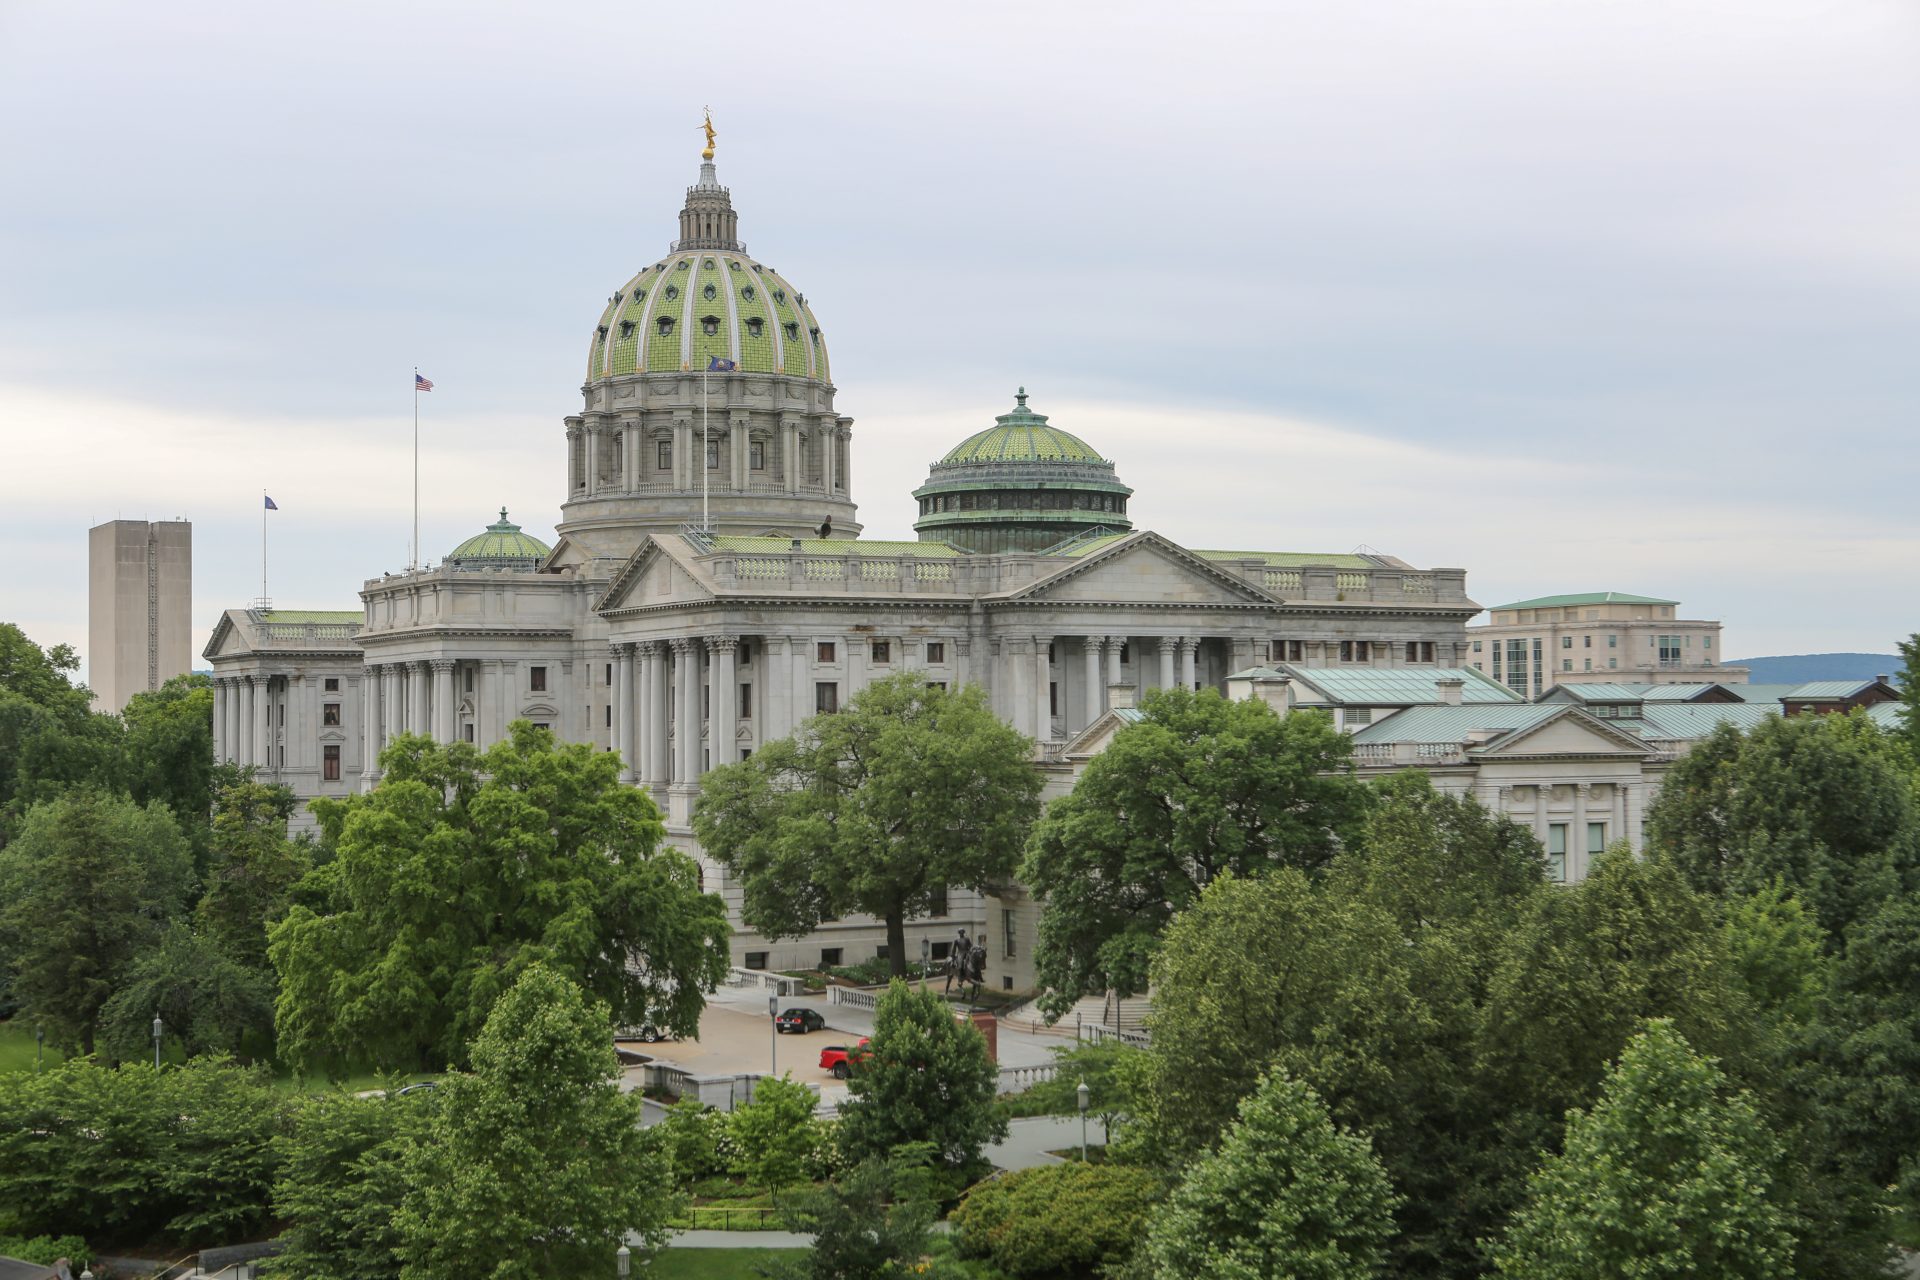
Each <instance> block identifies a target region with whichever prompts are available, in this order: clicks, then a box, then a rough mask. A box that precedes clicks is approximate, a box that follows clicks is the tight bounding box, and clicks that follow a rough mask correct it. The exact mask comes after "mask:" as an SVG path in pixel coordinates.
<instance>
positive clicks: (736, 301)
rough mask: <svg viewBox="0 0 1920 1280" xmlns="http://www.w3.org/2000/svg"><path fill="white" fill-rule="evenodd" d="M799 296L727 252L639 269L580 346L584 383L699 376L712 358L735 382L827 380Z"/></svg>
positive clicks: (812, 322) (679, 257)
mask: <svg viewBox="0 0 1920 1280" xmlns="http://www.w3.org/2000/svg"><path fill="white" fill-rule="evenodd" d="M708 290H712V293H713V296H712V297H708V296H707V293H708ZM803 297H804V295H802V294H801V293H800V292H799V291H798V290H797V289H795V288H794V287H793V286H792V285H791V284H789V283H788V282H787V280H786V279H785V277H783V276H781V275H780V274H779V273H778V272H777V271H774V270H773V269H772V268H771V267H767V266H765V265H763V264H761V263H758V262H755V261H754V260H753V259H752V258H749V257H748V256H747V255H746V254H744V253H739V252H737V251H735V250H731V249H707V250H698V251H687V252H682V253H674V254H670V255H668V256H667V257H665V258H662V259H661V260H660V261H659V262H656V263H653V264H652V265H650V266H646V267H642V268H641V269H640V272H639V274H638V275H636V276H634V277H633V278H632V279H631V280H628V281H627V282H626V283H625V284H624V285H622V286H620V288H619V289H618V290H617V291H615V293H614V295H613V296H612V297H611V298H609V299H608V300H607V302H606V305H605V306H604V307H603V308H602V309H601V312H600V319H599V320H598V321H597V322H596V323H595V325H594V331H593V336H592V337H591V339H590V340H589V341H588V344H587V381H588V382H597V381H599V380H601V379H603V378H617V377H621V376H624V375H627V374H632V373H679V372H680V371H682V370H683V369H684V370H687V371H689V372H693V373H699V372H701V371H702V370H704V369H706V368H707V364H708V361H709V360H711V359H713V358H714V357H716V356H717V357H719V358H720V359H723V360H732V361H734V362H735V363H736V364H737V365H738V366H739V370H740V372H742V373H784V374H788V375H790V376H792V377H796V378H811V379H814V380H815V381H818V382H827V381H830V378H829V376H828V368H827V344H826V339H825V338H823V337H822V336H821V334H820V322H819V320H818V319H816V318H815V317H814V314H813V309H812V308H811V307H810V306H808V305H807V303H806V302H805V301H803ZM662 321H666V322H667V323H666V324H665V326H664V327H663V326H662V323H661V322H662ZM709 321H711V322H712V324H713V328H714V332H712V333H708V332H707V323H708V322H709ZM716 376H724V375H716Z"/></svg>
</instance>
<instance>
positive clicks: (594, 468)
mask: <svg viewBox="0 0 1920 1280" xmlns="http://www.w3.org/2000/svg"><path fill="white" fill-rule="evenodd" d="M585 444H586V446H587V496H588V497H590V498H591V497H592V496H593V495H595V494H597V493H599V492H600V424H599V423H598V422H597V421H589V422H588V423H587V432H586V436H585Z"/></svg>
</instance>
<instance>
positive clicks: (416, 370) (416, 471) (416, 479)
mask: <svg viewBox="0 0 1920 1280" xmlns="http://www.w3.org/2000/svg"><path fill="white" fill-rule="evenodd" d="M419 567H420V366H419V365H415V366H413V556H412V560H411V563H409V564H408V566H407V568H409V569H418V568H419Z"/></svg>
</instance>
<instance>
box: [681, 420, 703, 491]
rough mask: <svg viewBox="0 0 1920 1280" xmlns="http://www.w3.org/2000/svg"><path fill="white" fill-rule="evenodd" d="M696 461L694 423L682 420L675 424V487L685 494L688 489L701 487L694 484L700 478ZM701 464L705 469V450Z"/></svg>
mask: <svg viewBox="0 0 1920 1280" xmlns="http://www.w3.org/2000/svg"><path fill="white" fill-rule="evenodd" d="M694 461H695V459H694V457H693V423H692V422H691V421H689V420H687V419H681V420H680V421H678V422H676V423H674V424H673V487H674V488H676V489H679V490H681V491H682V492H684V491H686V490H688V489H695V488H698V487H699V486H698V485H696V484H694V480H695V479H697V478H698V476H699V472H697V471H695V470H694ZM699 464H700V465H701V466H703V467H704V466H705V465H706V464H707V458H706V453H705V451H704V450H703V451H702V452H701V455H700V458H699Z"/></svg>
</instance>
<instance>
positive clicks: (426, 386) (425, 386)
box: [413, 373, 433, 391]
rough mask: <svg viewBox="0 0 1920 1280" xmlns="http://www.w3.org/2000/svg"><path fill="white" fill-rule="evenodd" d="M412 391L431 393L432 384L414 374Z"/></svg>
mask: <svg viewBox="0 0 1920 1280" xmlns="http://www.w3.org/2000/svg"><path fill="white" fill-rule="evenodd" d="M413 389H414V390H415V391H431V390H433V383H431V382H429V381H427V379H425V378H423V377H421V376H420V375H419V374H417V373H416V374H414V375H413Z"/></svg>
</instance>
